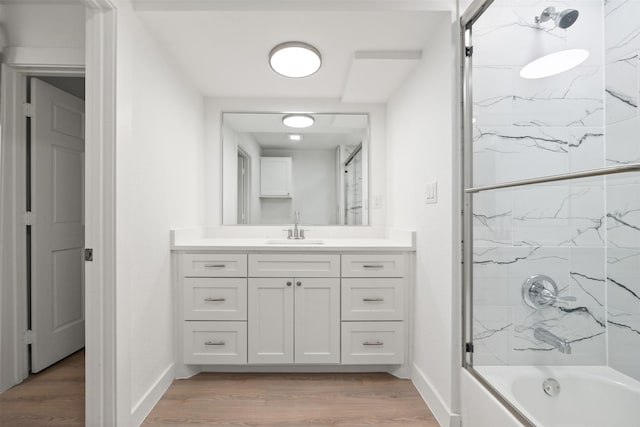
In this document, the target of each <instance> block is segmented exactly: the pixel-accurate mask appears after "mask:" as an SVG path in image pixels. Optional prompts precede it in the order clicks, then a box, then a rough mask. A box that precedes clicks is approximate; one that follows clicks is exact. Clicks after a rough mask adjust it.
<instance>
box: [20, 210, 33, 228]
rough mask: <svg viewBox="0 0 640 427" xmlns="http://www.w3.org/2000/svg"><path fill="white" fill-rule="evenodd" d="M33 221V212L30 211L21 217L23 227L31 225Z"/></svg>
mask: <svg viewBox="0 0 640 427" xmlns="http://www.w3.org/2000/svg"><path fill="white" fill-rule="evenodd" d="M34 219H35V218H34V215H33V212H31V211H27V212H25V213H24V214H23V215H22V222H23V223H24V225H33V221H34Z"/></svg>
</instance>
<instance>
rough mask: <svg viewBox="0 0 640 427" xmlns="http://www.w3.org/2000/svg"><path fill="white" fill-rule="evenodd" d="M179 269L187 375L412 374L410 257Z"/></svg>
mask: <svg viewBox="0 0 640 427" xmlns="http://www.w3.org/2000/svg"><path fill="white" fill-rule="evenodd" d="M177 260H178V264H179V265H180V270H179V271H180V274H179V277H178V280H179V292H180V293H179V295H180V298H181V301H180V305H179V311H178V316H179V319H180V321H181V322H182V328H181V331H182V339H181V340H180V342H181V343H182V354H183V362H184V364H185V365H200V366H201V367H202V368H203V369H204V368H205V367H206V366H209V367H210V368H213V366H214V365H220V366H221V365H238V364H240V365H247V364H248V365H252V366H253V367H248V368H247V369H275V368H273V367H269V368H267V367H266V365H280V366H281V367H280V368H278V369H284V370H286V367H283V366H286V365H292V366H293V365H297V364H315V365H323V366H327V367H326V368H324V369H331V368H330V367H329V366H330V365H371V366H373V365H385V366H388V367H391V366H394V365H395V366H396V367H397V366H398V365H402V366H404V367H406V366H408V360H407V357H406V355H407V343H408V337H407V333H408V332H407V331H408V329H409V328H408V326H407V319H408V317H409V314H408V311H409V303H408V299H409V298H410V292H409V289H410V288H409V285H410V282H409V279H408V276H409V274H408V272H407V270H408V264H409V254H408V252H406V251H405V252H401V251H396V252H391V251H390V252H382V251H370V252H363V253H357V252H355V251H353V250H352V251H344V252H342V251H339V250H326V249H325V250H315V248H314V249H313V250H312V249H306V250H303V251H297V250H296V249H295V248H288V250H286V251H285V250H262V251H257V250H248V251H246V253H240V251H237V252H232V251H230V252H229V253H218V252H216V251H204V250H203V251H201V252H198V251H184V252H179V253H178V258H177ZM260 366H262V367H263V368H260ZM225 369H227V368H225ZM291 369H293V368H291ZM315 369H317V368H315ZM393 369H396V368H393ZM403 372H404V371H403Z"/></svg>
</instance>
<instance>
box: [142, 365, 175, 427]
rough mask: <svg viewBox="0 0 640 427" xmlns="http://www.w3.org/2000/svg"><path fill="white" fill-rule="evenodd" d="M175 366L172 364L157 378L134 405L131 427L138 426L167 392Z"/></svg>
mask: <svg viewBox="0 0 640 427" xmlns="http://www.w3.org/2000/svg"><path fill="white" fill-rule="evenodd" d="M174 369H175V365H174V364H173V363H172V364H171V365H169V366H168V367H167V369H165V370H164V372H163V373H162V374H161V375H160V376H159V377H158V379H157V380H156V382H155V383H153V385H152V386H151V387H150V388H149V390H147V392H146V393H145V394H144V396H142V398H141V399H140V400H139V401H138V402H137V403H136V404H135V405H134V407H133V409H132V410H131V425H134V426H139V425H140V424H142V422H143V421H144V420H145V418H147V415H149V413H151V410H152V409H153V407H154V406H156V403H158V401H159V400H160V398H161V397H162V395H163V394H164V393H165V392H166V391H167V389H168V388H169V386H170V385H171V383H172V382H173V378H174Z"/></svg>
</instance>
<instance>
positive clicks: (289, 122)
mask: <svg viewBox="0 0 640 427" xmlns="http://www.w3.org/2000/svg"><path fill="white" fill-rule="evenodd" d="M314 122H315V119H314V118H313V117H312V116H310V115H308V114H287V115H286V116H284V117H283V118H282V124H283V125H285V126H287V127H290V128H295V129H303V128H308V127H309V126H312V125H313V123H314Z"/></svg>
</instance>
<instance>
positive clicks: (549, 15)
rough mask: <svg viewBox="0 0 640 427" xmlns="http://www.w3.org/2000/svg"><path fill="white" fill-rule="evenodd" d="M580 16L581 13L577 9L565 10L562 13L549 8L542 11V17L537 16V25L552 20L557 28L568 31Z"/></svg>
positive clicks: (551, 7)
mask: <svg viewBox="0 0 640 427" xmlns="http://www.w3.org/2000/svg"><path fill="white" fill-rule="evenodd" d="M578 15H580V12H578V11H577V10H576V9H565V10H563V11H562V12H556V8H555V7H553V6H549V7H548V8H546V9H545V10H543V11H542V13H541V14H540V16H536V23H537V24H539V23H541V22H547V21H549V20H551V19H552V20H553V22H554V23H555V24H556V26H558V27H560V28H562V29H567V28H569V27H570V26H572V25H573V24H574V23H575V22H576V20H577V19H578Z"/></svg>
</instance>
